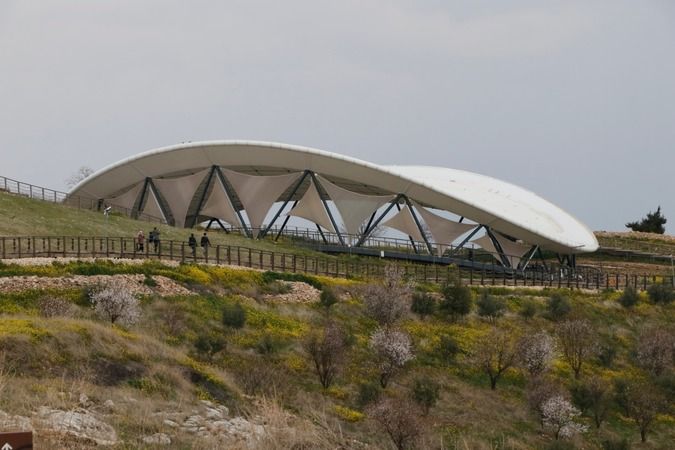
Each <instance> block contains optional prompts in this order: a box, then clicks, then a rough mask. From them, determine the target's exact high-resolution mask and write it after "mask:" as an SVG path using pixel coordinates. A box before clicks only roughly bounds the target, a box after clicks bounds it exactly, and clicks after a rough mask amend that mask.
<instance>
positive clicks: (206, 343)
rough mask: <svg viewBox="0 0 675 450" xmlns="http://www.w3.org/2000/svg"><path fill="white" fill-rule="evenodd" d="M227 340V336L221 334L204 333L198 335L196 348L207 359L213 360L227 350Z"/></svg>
mask: <svg viewBox="0 0 675 450" xmlns="http://www.w3.org/2000/svg"><path fill="white" fill-rule="evenodd" d="M226 347H227V342H226V341H225V338H224V337H223V336H221V335H219V334H216V333H211V334H202V335H199V336H198V337H197V340H196V341H195V350H197V353H198V354H199V355H200V356H201V357H202V358H205V359H207V360H209V361H210V360H212V359H213V357H214V356H215V355H216V354H217V353H220V352H221V351H223V350H225V348H226Z"/></svg>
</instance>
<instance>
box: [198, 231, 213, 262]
mask: <svg viewBox="0 0 675 450" xmlns="http://www.w3.org/2000/svg"><path fill="white" fill-rule="evenodd" d="M199 245H201V247H202V250H203V251H204V257H206V256H207V254H208V252H209V247H210V246H211V241H209V237H208V236H207V235H206V231H205V232H204V234H203V235H202V239H201V241H200V242H199Z"/></svg>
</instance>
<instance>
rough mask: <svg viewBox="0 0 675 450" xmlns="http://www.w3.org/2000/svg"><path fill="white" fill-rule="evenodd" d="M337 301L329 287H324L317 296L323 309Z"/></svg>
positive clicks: (327, 308)
mask: <svg viewBox="0 0 675 450" xmlns="http://www.w3.org/2000/svg"><path fill="white" fill-rule="evenodd" d="M337 302H338V296H337V294H336V293H335V291H334V290H333V289H331V288H329V287H324V288H323V290H322V291H321V296H320V297H319V305H321V306H322V307H323V308H324V309H326V310H330V307H331V306H333V305H334V304H336V303H337Z"/></svg>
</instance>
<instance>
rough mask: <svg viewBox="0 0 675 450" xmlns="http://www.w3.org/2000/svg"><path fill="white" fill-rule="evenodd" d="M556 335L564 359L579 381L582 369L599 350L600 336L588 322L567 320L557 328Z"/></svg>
mask: <svg viewBox="0 0 675 450" xmlns="http://www.w3.org/2000/svg"><path fill="white" fill-rule="evenodd" d="M556 335H557V337H558V343H559V346H560V350H561V351H562V354H563V359H565V361H567V363H568V364H569V365H570V367H571V368H572V370H573V371H574V378H576V379H579V377H580V376H581V368H582V366H583V364H584V363H586V362H587V361H588V359H589V358H590V357H591V356H593V355H595V354H596V353H597V350H598V336H597V333H596V332H595V328H594V327H593V325H591V323H590V322H589V321H588V320H585V319H583V320H566V321H565V322H562V323H561V324H559V325H558V326H557V327H556Z"/></svg>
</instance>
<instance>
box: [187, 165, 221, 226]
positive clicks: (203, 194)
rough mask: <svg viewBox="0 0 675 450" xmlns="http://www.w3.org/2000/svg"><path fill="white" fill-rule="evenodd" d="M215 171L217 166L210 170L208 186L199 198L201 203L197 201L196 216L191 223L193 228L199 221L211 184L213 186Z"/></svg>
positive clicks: (207, 180)
mask: <svg viewBox="0 0 675 450" xmlns="http://www.w3.org/2000/svg"><path fill="white" fill-rule="evenodd" d="M215 171H216V166H211V170H209V174H208V175H207V179H206V186H204V192H202V195H201V197H200V199H199V203H197V209H196V210H195V216H194V218H193V219H192V222H191V223H190V228H193V227H194V226H195V224H196V223H197V217H199V212H200V211H201V210H202V208H203V207H204V202H205V201H206V193H207V192H208V191H209V186H211V182H212V181H213V174H214V173H215Z"/></svg>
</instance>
